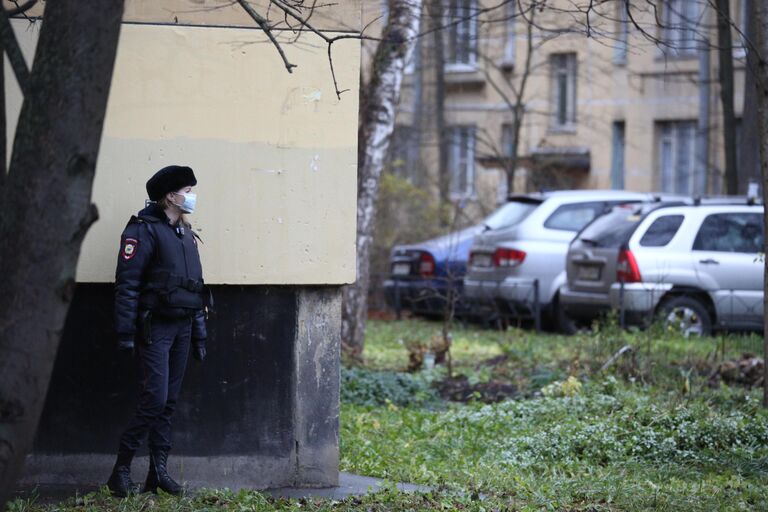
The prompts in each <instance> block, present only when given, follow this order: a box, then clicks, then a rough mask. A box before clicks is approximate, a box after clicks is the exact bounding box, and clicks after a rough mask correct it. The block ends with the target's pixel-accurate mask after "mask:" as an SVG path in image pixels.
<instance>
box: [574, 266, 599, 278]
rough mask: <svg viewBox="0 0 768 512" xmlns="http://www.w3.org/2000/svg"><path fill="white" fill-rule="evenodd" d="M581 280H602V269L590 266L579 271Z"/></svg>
mask: <svg viewBox="0 0 768 512" xmlns="http://www.w3.org/2000/svg"><path fill="white" fill-rule="evenodd" d="M579 279H581V280H582V281H598V280H599V279H600V267H597V266H594V265H588V266H584V267H581V268H580V269H579Z"/></svg>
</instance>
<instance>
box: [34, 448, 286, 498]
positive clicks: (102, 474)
mask: <svg viewBox="0 0 768 512" xmlns="http://www.w3.org/2000/svg"><path fill="white" fill-rule="evenodd" d="M114 463H115V458H114V456H112V455H103V454H77V455H76V454H67V455H31V456H29V457H28V458H27V463H26V467H25V475H24V477H23V478H22V480H21V481H20V482H19V485H20V487H21V488H34V487H67V488H69V489H70V490H71V491H73V492H75V491H80V492H84V491H86V492H87V491H91V490H94V489H98V488H99V487H101V486H102V485H105V484H106V482H107V479H108V478H109V474H110V472H111V471H112V466H113V465H114ZM295 465H296V462H295V460H291V459H290V458H282V459H280V458H271V457H259V456H247V457H246V456H242V457H236V456H219V457H217V456H213V457H190V456H176V457H174V456H171V457H169V459H168V471H169V472H170V473H171V475H172V476H173V477H174V478H175V479H176V480H178V481H179V482H184V483H185V484H186V485H187V486H189V488H191V489H200V488H224V487H227V488H230V489H242V488H249V489H269V488H275V487H281V486H285V485H295V482H294V481H293V479H292V478H286V477H287V476H289V475H292V474H293V473H294V471H295ZM148 468H149V457H146V456H145V457H137V458H136V460H135V461H134V463H133V466H132V470H133V471H132V474H133V480H134V481H135V482H137V483H138V482H144V479H145V478H146V476H147V469H148Z"/></svg>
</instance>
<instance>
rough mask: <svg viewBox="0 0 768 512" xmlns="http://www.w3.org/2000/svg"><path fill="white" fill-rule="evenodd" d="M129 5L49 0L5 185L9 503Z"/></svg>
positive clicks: (1, 362) (3, 432)
mask: <svg viewBox="0 0 768 512" xmlns="http://www.w3.org/2000/svg"><path fill="white" fill-rule="evenodd" d="M122 13H123V0H103V1H101V2H99V5H98V8H96V7H94V8H90V7H89V8H84V6H83V2H82V0H57V1H55V2H47V4H46V7H45V22H44V23H43V27H42V31H41V34H40V40H39V43H38V46H37V52H36V55H35V62H34V67H33V71H32V75H31V81H30V83H29V87H28V89H27V91H26V95H25V98H24V104H23V106H22V109H21V114H20V116H19V124H18V128H17V130H16V138H15V141H14V145H13V156H12V158H11V164H10V171H9V173H8V175H7V176H6V178H5V180H4V183H3V184H2V190H0V197H1V198H2V201H0V240H2V244H0V268H1V269H3V278H2V281H1V282H2V286H1V289H0V510H1V509H3V508H4V504H5V502H6V501H7V500H8V499H9V497H10V496H11V493H12V491H13V486H14V483H15V481H16V479H17V478H18V476H19V474H20V472H21V469H22V466H23V462H24V458H25V456H26V454H27V453H28V452H29V450H30V449H31V447H32V441H33V438H34V435H35V431H36V429H37V423H38V420H39V418H40V413H41V412H42V408H43V404H44V402H45V396H46V393H47V390H48V383H49V380H50V376H51V372H52V369H53V362H54V359H55V357H56V351H57V350H58V345H59V339H60V337H61V331H62V329H63V326H64V319H65V317H66V314H67V310H68V308H69V305H70V303H71V301H72V295H73V293H74V290H75V267H76V264H77V260H78V257H79V254H80V246H81V243H82V241H83V238H84V237H85V234H86V232H87V231H88V228H89V227H90V225H91V224H92V223H93V222H94V221H95V220H96V218H97V212H96V208H95V206H94V205H93V204H91V188H92V184H93V177H94V172H95V167H96V157H97V155H98V150H99V142H100V139H101V132H102V127H103V124H104V113H105V110H106V106H107V97H108V95H109V87H110V82H111V78H112V69H113V66H114V60H115V53H116V51H117V41H118V37H119V34H120V20H121V18H122ZM3 136H4V134H3Z"/></svg>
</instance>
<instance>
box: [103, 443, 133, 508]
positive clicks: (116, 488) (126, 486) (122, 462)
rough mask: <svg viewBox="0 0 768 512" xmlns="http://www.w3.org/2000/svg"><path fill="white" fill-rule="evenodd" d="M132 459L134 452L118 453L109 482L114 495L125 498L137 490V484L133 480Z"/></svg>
mask: <svg viewBox="0 0 768 512" xmlns="http://www.w3.org/2000/svg"><path fill="white" fill-rule="evenodd" d="M132 460H133V453H131V452H128V453H125V452H123V453H118V454H117V462H115V467H114V468H113V469H112V474H111V475H110V476H109V481H108V482H107V487H108V488H109V490H110V492H111V493H112V496H116V497H118V498H125V497H127V496H128V495H129V494H132V493H135V492H136V490H137V489H136V488H137V485H136V484H135V483H133V480H131V461H132Z"/></svg>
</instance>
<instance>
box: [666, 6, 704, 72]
mask: <svg viewBox="0 0 768 512" xmlns="http://www.w3.org/2000/svg"><path fill="white" fill-rule="evenodd" d="M701 16H702V5H701V2H700V1H699V0H668V1H667V2H664V3H663V5H662V9H661V20H662V22H661V25H660V26H659V38H660V40H661V41H662V43H663V44H664V45H666V46H660V47H659V49H660V50H661V56H662V57H664V58H670V57H672V58H676V59H693V58H697V57H698V39H697V36H696V31H697V29H698V26H699V24H700V21H701V20H700V18H701ZM688 37H690V39H688Z"/></svg>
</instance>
